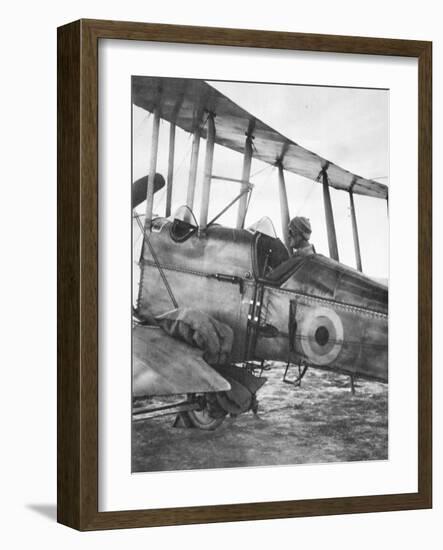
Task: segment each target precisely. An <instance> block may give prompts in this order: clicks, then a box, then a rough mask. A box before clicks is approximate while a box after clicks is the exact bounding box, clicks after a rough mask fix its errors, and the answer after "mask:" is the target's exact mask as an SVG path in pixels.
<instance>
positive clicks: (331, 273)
mask: <svg viewBox="0 0 443 550" xmlns="http://www.w3.org/2000/svg"><path fill="white" fill-rule="evenodd" d="M131 92H132V105H131V106H130V109H129V108H128V116H131V117H132V182H130V183H131V186H129V182H128V193H129V190H130V192H131V203H132V212H131V213H129V212H128V223H132V247H133V249H132V373H131V374H130V375H131V376H132V443H131V445H132V449H131V457H132V472H133V473H137V472H162V471H163V472H164V471H182V470H197V469H219V468H247V467H264V466H280V465H286V466H288V465H294V466H296V465H301V464H308V463H309V464H319V465H321V464H325V463H339V462H343V463H347V462H362V461H385V460H388V459H389V453H388V442H389V429H388V378H389V377H388V372H389V365H388V283H389V206H388V195H389V193H388V190H389V90H387V89H373V88H371V89H368V88H350V87H349V88H345V87H331V86H318V85H316V86H312V85H305V84H303V85H302V84H286V83H264V82H261V83H260V82H228V81H214V80H196V79H187V78H169V77H168V78H166V77H157V76H142V75H133V76H132V79H131ZM128 376H129V373H128Z"/></svg>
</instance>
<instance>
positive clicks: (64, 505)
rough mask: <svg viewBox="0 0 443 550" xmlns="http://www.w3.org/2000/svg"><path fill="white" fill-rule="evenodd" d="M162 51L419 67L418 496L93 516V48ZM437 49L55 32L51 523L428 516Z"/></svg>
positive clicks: (167, 28) (151, 32) (105, 30)
mask: <svg viewBox="0 0 443 550" xmlns="http://www.w3.org/2000/svg"><path fill="white" fill-rule="evenodd" d="M100 39H115V40H121V39H124V40H139V41H158V42H171V43H180V44H205V45H223V46H239V47H250V48H272V49H287V50H304V51H311V52H335V53H347V54H370V55H378V56H404V57H413V58H417V59H418V68H419V73H418V90H419V92H418V95H419V106H418V112H419V120H418V136H419V142H418V159H419V162H418V186H419V190H418V191H419V192H418V216H419V217H418V220H419V221H418V225H419V235H418V242H419V246H418V266H419V273H418V281H419V289H418V292H419V306H418V308H419V309H418V311H419V320H418V322H419V349H418V366H419V376H418V434H419V439H418V491H417V492H416V493H405V494H385V495H376V496H355V497H345V498H321V499H313V500H294V501H281V502H255V503H247V504H229V505H216V506H196V507H185V508H165V509H145V510H135V511H124V510H122V511H118V512H99V511H98V473H99V472H98V467H99V464H98V298H97V296H98V294H97V293H98V284H99V282H98V266H97V262H98V260H97V258H98V217H97V212H98V185H97V181H98V123H97V117H98V42H99V40H100ZM431 76H432V44H431V43H430V42H422V41H409V40H393V39H381V38H362V37H348V36H329V35H313V34H298V33H285V32H268V31H266V32H264V31H258V30H240V29H224V28H206V27H189V26H176V25H159V24H147V23H133V22H119V21H99V20H80V21H76V22H73V23H70V24H68V25H65V26H63V27H60V28H59V29H58V455H57V456H58V479H57V486H58V521H59V522H60V523H63V524H65V525H68V526H70V527H73V528H76V529H79V530H95V529H112V528H132V527H147V526H160V525H177V524H191V523H209V522H225V521H242V520H253V519H271V518H289V517H299V516H317V515H331V514H346V513H364V512H376V511H390V510H407V509H419V508H430V507H431V506H432V417H431V411H432V402H431V388H432V372H431V353H432V347H431V346H432V341H431V334H432V325H431V317H432V305H431V300H432V219H431V207H432V190H431V179H432V104H431V101H432V81H431Z"/></svg>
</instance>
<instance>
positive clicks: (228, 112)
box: [132, 76, 388, 199]
mask: <svg viewBox="0 0 443 550" xmlns="http://www.w3.org/2000/svg"><path fill="white" fill-rule="evenodd" d="M132 78H133V82H132V83H133V86H132V101H133V103H134V104H135V105H137V106H138V107H141V108H142V109H145V110H146V111H149V112H153V110H154V108H155V106H156V105H159V106H160V116H161V118H163V119H164V120H167V121H168V122H172V123H175V124H176V125H177V126H179V127H180V128H182V129H183V130H185V131H186V132H193V131H194V130H195V128H196V127H198V126H200V127H201V135H202V137H204V138H206V127H205V125H204V123H205V120H206V117H207V116H208V113H214V114H215V115H216V118H215V125H216V138H215V141H216V143H217V144H219V145H222V146H224V147H228V148H229V149H233V150H234V151H238V152H239V153H243V151H244V145H245V135H246V134H252V135H253V136H254V148H253V157H254V158H255V159H258V160H261V161H263V162H266V163H269V164H271V165H275V164H276V163H277V162H281V164H282V166H283V169H284V170H287V171H289V172H293V173H294V174H297V175H299V176H303V177H305V178H308V179H311V180H314V181H316V180H319V179H320V175H321V172H322V171H323V170H326V171H327V175H328V181H329V185H330V186H332V187H334V188H336V189H340V190H344V191H350V190H352V192H353V193H355V194H358V195H366V196H369V197H376V198H381V199H386V198H387V197H388V188H387V186H386V185H383V184H381V183H378V182H376V181H374V180H370V179H366V178H363V177H361V176H358V175H356V174H353V173H351V172H349V171H348V170H345V169H344V168H341V167H340V166H337V165H336V164H334V163H333V162H330V161H329V160H327V159H325V158H323V157H320V156H319V155H316V154H315V153H313V152H312V151H309V150H308V149H305V148H304V147H302V146H301V145H298V144H297V143H295V142H293V141H291V140H290V139H288V138H286V137H285V136H283V135H282V134H280V133H279V132H277V131H276V130H274V129H272V128H271V127H270V126H268V125H266V124H264V123H263V122H261V121H260V120H258V119H256V118H255V117H254V116H252V115H251V114H250V113H248V112H247V111H245V110H244V109H242V108H241V107H239V106H238V105H237V104H236V103H234V102H233V101H231V100H230V99H229V98H228V97H226V96H225V95H223V94H222V93H220V92H219V91H218V90H216V89H215V88H213V87H212V86H210V85H209V84H208V83H207V82H205V81H204V80H193V79H184V78H158V77H146V76H133V77H132ZM320 181H321V180H320Z"/></svg>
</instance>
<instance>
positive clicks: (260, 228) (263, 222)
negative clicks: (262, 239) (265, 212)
mask: <svg viewBox="0 0 443 550" xmlns="http://www.w3.org/2000/svg"><path fill="white" fill-rule="evenodd" d="M247 230H248V231H250V232H251V233H263V235H267V236H268V237H272V238H273V239H276V238H277V233H276V231H275V227H274V224H273V223H272V221H271V219H270V218H268V216H264V217H263V218H260V219H259V220H258V221H257V222H255V223H253V224H252V225H250V226H249V227H248V228H247Z"/></svg>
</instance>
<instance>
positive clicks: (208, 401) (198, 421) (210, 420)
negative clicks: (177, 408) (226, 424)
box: [181, 395, 226, 430]
mask: <svg viewBox="0 0 443 550" xmlns="http://www.w3.org/2000/svg"><path fill="white" fill-rule="evenodd" d="M198 399H199V400H200V401H201V403H202V408H201V409H200V410H196V411H187V412H184V413H181V414H182V415H183V416H185V417H186V418H187V419H188V420H189V422H190V423H191V424H192V426H193V427H194V428H198V429H199V430H215V429H216V428H218V427H219V426H220V424H222V423H223V421H224V419H225V417H226V411H224V410H223V409H222V408H221V407H220V406H219V405H218V403H217V400H216V399H215V396H211V397H209V396H205V395H203V396H199V397H198ZM185 423H186V421H185Z"/></svg>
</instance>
